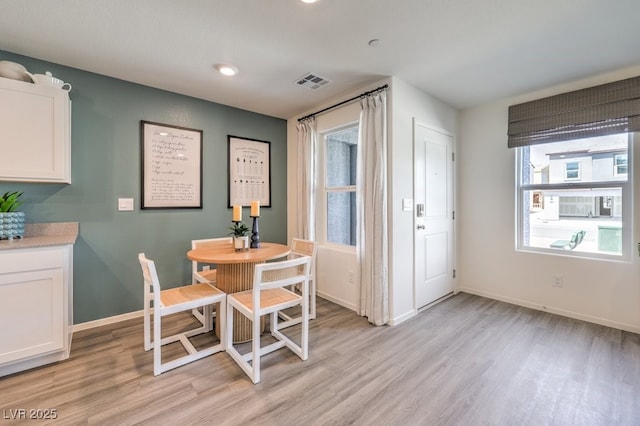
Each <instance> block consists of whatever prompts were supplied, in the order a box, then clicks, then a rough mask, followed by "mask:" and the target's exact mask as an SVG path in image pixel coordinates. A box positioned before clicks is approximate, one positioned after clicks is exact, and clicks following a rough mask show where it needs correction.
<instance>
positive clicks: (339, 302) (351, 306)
mask: <svg viewBox="0 0 640 426" xmlns="http://www.w3.org/2000/svg"><path fill="white" fill-rule="evenodd" d="M317 296H318V297H322V298H323V299H326V300H328V301H329V302H333V303H335V304H336V305H340V306H342V307H345V308H347V309H350V310H352V311H354V312H358V307H357V306H356V305H354V304H353V303H349V302H347V301H344V300H341V299H336V298H335V297H332V296H329V295H328V294H325V293H322V292H320V291H318V292H317Z"/></svg>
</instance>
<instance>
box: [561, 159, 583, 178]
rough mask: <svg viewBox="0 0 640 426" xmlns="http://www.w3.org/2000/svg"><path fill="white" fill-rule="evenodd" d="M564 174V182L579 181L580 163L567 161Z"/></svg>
mask: <svg viewBox="0 0 640 426" xmlns="http://www.w3.org/2000/svg"><path fill="white" fill-rule="evenodd" d="M564 170H565V172H564V174H565V179H566V180H579V179H580V163H578V162H577V161H568V162H567V163H565V165H564Z"/></svg>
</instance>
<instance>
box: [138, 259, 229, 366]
mask: <svg viewBox="0 0 640 426" xmlns="http://www.w3.org/2000/svg"><path fill="white" fill-rule="evenodd" d="M138 260H139V261H140V266H141V267H142V275H143V277H144V350H145V351H148V350H150V349H153V374H154V376H157V375H159V374H162V373H164V372H165V371H168V370H171V369H173V368H176V367H180V366H182V365H185V364H187V363H189V362H193V361H196V360H199V359H201V358H204V357H206V356H209V355H212V354H214V353H216V352H220V351H223V350H224V348H225V337H226V334H225V331H226V330H225V327H224V326H223V325H224V320H223V318H225V311H226V294H225V293H224V292H222V291H221V290H219V289H217V288H215V287H213V286H212V285H211V284H206V283H198V284H193V285H185V286H182V287H176V288H171V289H167V290H161V289H160V282H159V280H158V274H157V272H156V266H155V263H154V262H153V260H150V259H147V258H146V257H145V255H144V253H140V254H138ZM213 304H218V309H219V312H220V318H219V319H218V320H219V321H222V323H221V324H220V339H219V340H220V341H219V343H218V344H215V345H213V346H210V347H207V348H205V349H201V350H196V349H195V347H194V346H193V344H192V343H191V342H190V341H189V338H190V337H193V336H196V335H198V334H202V333H205V332H207V331H209V330H207V329H206V327H204V326H201V327H198V328H195V329H192V330H188V331H185V332H182V333H178V334H176V335H173V336H168V337H164V338H163V337H162V317H165V316H167V315H171V314H174V313H177V312H182V311H190V310H192V309H194V308H197V307H204V306H209V305H213ZM152 312H153V340H152V339H151V313H152ZM174 342H180V343H182V345H183V346H184V349H185V350H186V351H187V355H184V356H182V357H180V358H177V359H174V360H172V361H169V362H166V363H163V362H162V346H164V345H166V344H169V343H174Z"/></svg>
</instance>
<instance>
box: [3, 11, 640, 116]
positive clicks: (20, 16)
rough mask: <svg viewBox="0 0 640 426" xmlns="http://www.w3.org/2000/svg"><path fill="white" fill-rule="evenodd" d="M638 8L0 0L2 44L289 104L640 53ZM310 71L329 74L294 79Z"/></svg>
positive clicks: (243, 100)
mask: <svg viewBox="0 0 640 426" xmlns="http://www.w3.org/2000/svg"><path fill="white" fill-rule="evenodd" d="M639 17H640V0H393V1H392V0H318V2H317V3H315V4H311V5H308V4H304V3H302V2H301V1H300V0H188V1H187V0H182V1H179V0H56V1H51V0H0V50H5V51H9V52H14V53H18V54H21V55H26V56H31V57H34V58H38V59H42V60H46V61H50V62H54V63H59V64H64V65H67V66H71V67H74V68H79V69H82V70H86V71H91V72H95V73H99V74H104V75H108V76H111V77H116V78H119V79H123V80H127V81H132V82H136V83H140V84H144V85H147V86H152V87H157V88H162V89H166V90H169V91H172V92H177V93H182V94H185V95H189V96H194V97H197V98H202V99H207V100H210V101H213V102H218V103H222V104H226V105H231V106H235V107H238V108H242V109H246V110H249V111H255V112H258V113H263V114H267V115H270V116H274V117H280V118H291V117H294V116H296V115H298V114H300V113H303V112H307V111H308V110H309V109H313V108H315V107H317V105H319V104H321V103H322V102H323V101H326V100H327V99H330V98H334V97H336V96H340V95H341V94H343V93H345V92H348V91H350V90H353V89H357V88H360V87H362V86H364V85H366V84H369V83H372V82H375V81H377V80H380V79H381V78H383V77H385V76H390V75H394V76H396V77H398V78H400V79H401V80H403V81H405V82H407V83H409V84H411V85H412V86H415V87H417V88H420V89H422V90H424V91H425V92H427V93H429V94H431V95H434V96H436V97H438V98H440V99H442V100H444V101H445V102H447V103H448V104H450V105H452V106H454V107H456V108H461V109H462V108H466V107H471V106H474V105H478V104H481V103H483V102H487V101H490V100H494V99H498V98H502V97H506V96H513V95H517V94H521V93H525V92H528V91H532V90H537V89H540V88H543V87H547V86H551V85H555V84H560V83H564V82H567V81H571V80H576V79H580V78H583V77H587V76H590V75H594V74H598V73H602V72H606V71H610V70H614V69H618V68H622V67H626V66H631V65H637V64H640V24H638V19H639ZM374 38H377V39H380V40H381V41H382V45H381V46H380V47H377V48H372V47H370V46H369V45H368V42H369V40H371V39H374ZM0 59H2V58H0ZM221 62H227V63H232V64H233V65H235V66H236V67H237V68H238V69H239V70H240V72H239V74H238V75H237V76H236V77H233V78H229V77H223V76H221V75H219V74H217V73H216V72H214V69H213V66H214V64H216V63H221ZM35 71H36V72H43V71H44V70H35ZM307 72H313V73H316V74H318V75H320V76H322V77H325V78H327V79H329V80H331V81H332V82H333V83H331V84H330V85H328V86H326V87H324V88H322V89H319V90H316V91H311V90H309V89H306V88H303V87H298V86H297V85H295V84H294V82H295V81H296V80H297V79H298V78H299V77H301V76H302V75H304V74H305V73H307ZM71 83H72V82H71Z"/></svg>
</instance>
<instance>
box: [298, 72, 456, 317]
mask: <svg viewBox="0 0 640 426" xmlns="http://www.w3.org/2000/svg"><path fill="white" fill-rule="evenodd" d="M385 83H386V84H389V85H390V88H389V90H388V91H387V99H388V115H389V128H388V134H389V138H388V144H389V147H388V149H389V152H388V155H389V161H388V165H389V172H388V175H389V216H388V217H389V221H390V226H389V234H390V236H389V248H390V251H391V253H390V268H389V269H390V277H389V287H390V289H389V293H390V318H391V321H390V323H391V324H397V323H399V322H401V321H404V320H406V319H407V318H410V317H412V316H413V315H415V314H416V310H415V303H414V291H413V269H414V265H413V236H414V229H413V214H412V212H405V211H402V199H403V198H410V199H412V198H413V119H414V118H415V119H417V120H418V121H420V122H421V123H424V124H426V125H428V126H431V127H433V128H435V129H441V130H445V131H447V132H449V133H452V134H455V133H456V125H457V111H456V110H455V109H453V108H451V107H449V106H448V105H446V104H444V103H443V102H441V101H439V100H438V99H435V98H433V97H432V96H429V95H428V94H426V93H424V92H422V91H420V90H418V89H416V88H414V87H412V86H410V85H408V84H406V83H405V82H403V81H402V80H400V79H398V78H396V77H392V78H388V79H385V80H382V81H379V82H376V83H375V84H371V85H368V86H366V87H363V88H361V89H360V90H357V91H354V92H351V93H346V94H344V96H340V97H338V98H336V99H334V100H332V101H331V102H328V103H326V104H323V105H318V107H317V108H314V109H313V110H311V111H306V112H304V113H301V114H300V115H299V116H297V117H294V118H291V119H290V120H289V121H288V129H287V141H288V149H287V156H288V158H287V170H288V171H287V176H288V178H287V183H288V188H287V204H288V209H287V214H288V223H287V232H288V236H289V239H291V238H292V237H293V236H295V233H296V225H297V212H296V203H297V197H298V191H297V182H296V167H297V166H296V155H297V149H296V143H297V131H296V124H297V118H298V117H300V116H303V115H305V114H308V113H311V112H313V111H316V110H320V109H322V108H323V107H325V106H328V105H331V104H333V103H335V102H339V101H342V100H344V99H347V98H349V97H351V96H355V95H357V94H359V93H362V92H363V91H366V90H371V89H373V88H375V87H378V86H380V85H382V84H385ZM320 117H321V116H320ZM317 267H318V269H317V271H316V279H317V281H318V289H319V294H320V295H321V296H322V297H325V298H327V299H329V300H332V301H334V302H337V303H339V304H341V305H343V306H346V307H349V308H351V309H354V310H356V309H357V308H358V306H359V288H357V287H355V286H353V285H350V283H349V282H348V277H349V272H350V271H353V270H356V271H357V268H356V264H355V254H352V253H349V252H344V251H341V250H339V249H334V248H330V247H320V248H319V250H318V259H317Z"/></svg>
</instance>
